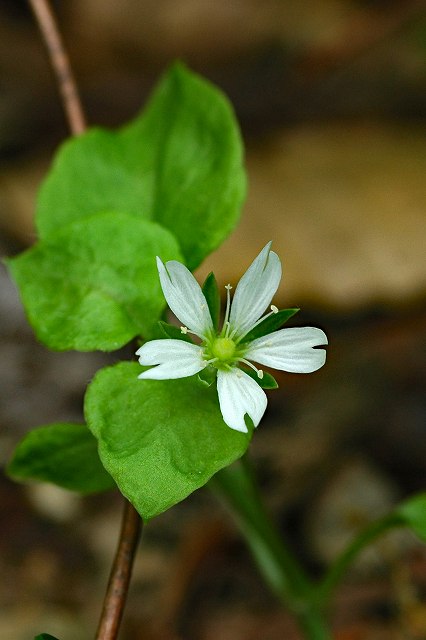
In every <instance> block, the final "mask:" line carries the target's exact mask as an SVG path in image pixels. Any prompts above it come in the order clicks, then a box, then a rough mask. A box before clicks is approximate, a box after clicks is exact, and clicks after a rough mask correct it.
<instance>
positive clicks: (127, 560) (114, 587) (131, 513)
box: [28, 0, 142, 640]
mask: <svg viewBox="0 0 426 640" xmlns="http://www.w3.org/2000/svg"><path fill="white" fill-rule="evenodd" d="M28 1H29V3H30V5H31V8H32V10H33V13H34V15H35V18H36V20H37V23H38V25H39V28H40V31H41V33H42V37H43V40H44V42H45V44H46V47H47V49H48V52H49V57H50V62H51V64H52V67H53V70H54V73H55V76H56V80H57V83H58V87H59V91H60V94H61V98H62V104H63V107H64V110H65V113H66V116H67V120H68V124H69V127H70V129H71V132H72V134H73V135H79V134H80V133H83V131H84V130H85V129H86V119H85V117H84V113H83V108H82V106H81V102H80V97H79V94H78V90H77V85H76V83H75V80H74V75H73V73H72V70H71V66H70V62H69V58H68V55H67V52H66V51H65V48H64V46H63V44H62V39H61V35H60V33H59V29H58V27H57V24H56V21H55V18H54V15H53V13H52V9H51V7H50V5H49V2H48V0H28ZM141 531H142V521H141V519H140V517H139V514H138V513H137V511H136V509H135V508H134V507H133V505H131V504H130V502H128V501H127V500H126V501H125V504H124V511H123V519H122V524H121V532H120V538H119V541H118V547H117V551H116V555H115V558H114V563H113V565H112V568H111V574H110V578H109V583H108V587H107V591H106V594H105V599H104V604H103V608H102V613H101V618H100V621H99V626H98V630H97V632H96V640H115V638H116V637H117V634H118V630H119V627H120V622H121V618H122V615H123V610H124V606H125V604H126V597H127V591H128V588H129V582H130V577H131V574H132V567H133V560H134V556H135V552H136V548H137V545H138V542H139V538H140V535H141Z"/></svg>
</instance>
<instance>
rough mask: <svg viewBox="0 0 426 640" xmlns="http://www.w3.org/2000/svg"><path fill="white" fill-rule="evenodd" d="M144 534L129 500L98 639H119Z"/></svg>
mask: <svg viewBox="0 0 426 640" xmlns="http://www.w3.org/2000/svg"><path fill="white" fill-rule="evenodd" d="M141 531H142V520H141V519H140V517H139V514H138V512H137V511H136V509H135V508H134V507H133V505H131V504H130V502H128V501H127V500H126V501H125V503H124V512H123V520H122V525H121V532H120V538H119V542H118V547H117V551H116V555H115V558H114V563H113V565H112V567H111V574H110V578H109V582H108V587H107V591H106V594H105V599H104V606H103V608H102V614H101V619H100V621H99V626H98V630H97V632H96V636H95V640H115V638H116V637H117V634H118V630H119V627H120V622H121V617H122V615H123V610H124V606H125V603H126V596H127V591H128V587H129V582H130V577H131V573H132V567H133V560H134V556H135V552H136V548H137V545H138V542H139V538H140V535H141Z"/></svg>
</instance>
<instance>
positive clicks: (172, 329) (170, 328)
mask: <svg viewBox="0 0 426 640" xmlns="http://www.w3.org/2000/svg"><path fill="white" fill-rule="evenodd" d="M158 326H159V329H160V332H159V333H161V335H160V336H159V337H160V338H171V339H172V340H183V341H184V342H191V343H192V342H193V341H192V339H191V336H189V335H188V334H187V333H182V331H181V330H180V327H177V326H176V325H175V324H168V323H167V322H163V320H159V321H158Z"/></svg>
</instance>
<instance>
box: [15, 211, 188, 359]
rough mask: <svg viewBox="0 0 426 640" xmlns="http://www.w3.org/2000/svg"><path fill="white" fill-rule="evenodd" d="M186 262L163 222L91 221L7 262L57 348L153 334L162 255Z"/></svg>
mask: <svg viewBox="0 0 426 640" xmlns="http://www.w3.org/2000/svg"><path fill="white" fill-rule="evenodd" d="M156 255H158V256H160V257H161V258H162V259H163V260H171V259H177V260H179V259H181V256H180V252H179V248H178V245H177V242H176V240H175V239H174V237H173V236H172V235H171V233H170V232H169V231H167V229H164V228H162V227H161V226H160V225H158V224H155V223H154V222H150V221H148V220H143V219H142V218H134V217H133V216H130V215H128V214H124V213H104V214H98V215H94V216H91V217H90V218H84V219H82V220H79V221H77V222H74V223H73V224H71V225H68V227H66V228H64V229H62V230H60V231H58V232H57V233H56V234H52V235H50V236H49V237H48V238H47V239H46V240H43V241H41V242H39V243H38V244H37V245H35V246H34V247H33V248H31V249H29V250H28V251H26V252H24V253H22V254H21V255H19V256H18V257H16V258H13V259H12V260H9V261H8V264H9V267H10V269H11V271H12V275H13V277H14V279H15V280H16V282H17V284H18V285H19V289H20V293H21V296H22V300H23V303H24V306H25V309H26V312H27V315H28V318H29V320H30V323H31V325H32V326H33V328H34V331H35V333H36V335H37V337H38V339H39V340H41V341H42V342H44V344H46V345H47V346H48V347H50V348H51V349H57V350H66V349H77V350H79V351H93V350H96V349H100V350H102V351H113V350H115V349H118V348H120V347H121V346H123V345H124V344H126V343H127V342H129V340H131V339H132V338H134V337H135V336H137V335H145V337H148V336H150V333H151V331H152V330H153V327H154V325H155V324H156V323H157V321H158V319H159V317H160V315H161V312H162V310H163V309H164V306H165V301H164V296H163V293H162V291H161V287H160V281H159V277H158V271H157V267H156V262H155V256H156Z"/></svg>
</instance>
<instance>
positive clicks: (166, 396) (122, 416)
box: [85, 362, 252, 520]
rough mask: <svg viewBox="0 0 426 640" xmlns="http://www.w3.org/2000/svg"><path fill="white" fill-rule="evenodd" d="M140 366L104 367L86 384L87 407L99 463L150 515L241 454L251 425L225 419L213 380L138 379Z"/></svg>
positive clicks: (122, 490) (184, 494)
mask: <svg viewBox="0 0 426 640" xmlns="http://www.w3.org/2000/svg"><path fill="white" fill-rule="evenodd" d="M141 371H142V369H141V367H140V366H139V365H138V364H137V363H133V362H123V363H120V364H118V365H115V366H113V367H109V368H106V369H102V370H101V371H100V372H99V373H98V374H97V375H96V377H95V379H94V380H93V382H92V383H91V384H90V386H89V388H88V391H87V394H86V401H85V414H86V419H87V424H88V425H89V427H90V429H91V430H92V432H93V434H94V435H95V436H96V438H97V439H98V441H99V455H100V457H101V460H102V463H103V464H104V466H105V468H106V469H107V471H108V472H109V473H110V474H111V475H112V477H113V478H114V480H115V481H116V483H117V485H118V487H119V489H120V491H121V492H122V493H123V494H124V495H125V496H126V498H128V499H129V500H130V502H132V503H133V505H134V506H135V508H136V509H137V510H138V512H139V513H140V515H141V516H142V517H143V518H144V519H145V520H148V519H150V518H152V517H153V516H155V515H157V514H159V513H161V512H162V511H165V510H166V509H168V508H169V507H171V506H172V505H174V504H176V503H177V502H179V501H180V500H183V499H184V498H185V497H186V496H187V495H189V494H190V493H191V492H192V491H194V490H195V489H198V488H199V487H201V486H203V485H204V484H205V483H206V482H207V481H208V480H209V479H210V478H211V477H212V476H213V475H214V474H215V473H216V472H217V471H219V469H222V468H223V467H225V466H227V465H229V464H230V463H231V462H233V461H234V460H236V459H238V458H240V457H241V456H242V455H243V453H244V452H245V451H246V449H247V447H248V444H249V442H250V438H251V433H250V434H243V433H240V432H237V431H233V430H232V429H230V428H229V427H228V426H227V425H226V424H225V423H224V422H223V420H222V416H221V413H220V410H219V405H218V400H217V392H216V385H211V386H210V387H207V386H206V385H205V384H203V383H202V382H200V381H199V380H198V379H197V376H193V377H191V378H183V379H179V380H139V379H138V375H139V374H140V373H141ZM250 432H252V430H250Z"/></svg>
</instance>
